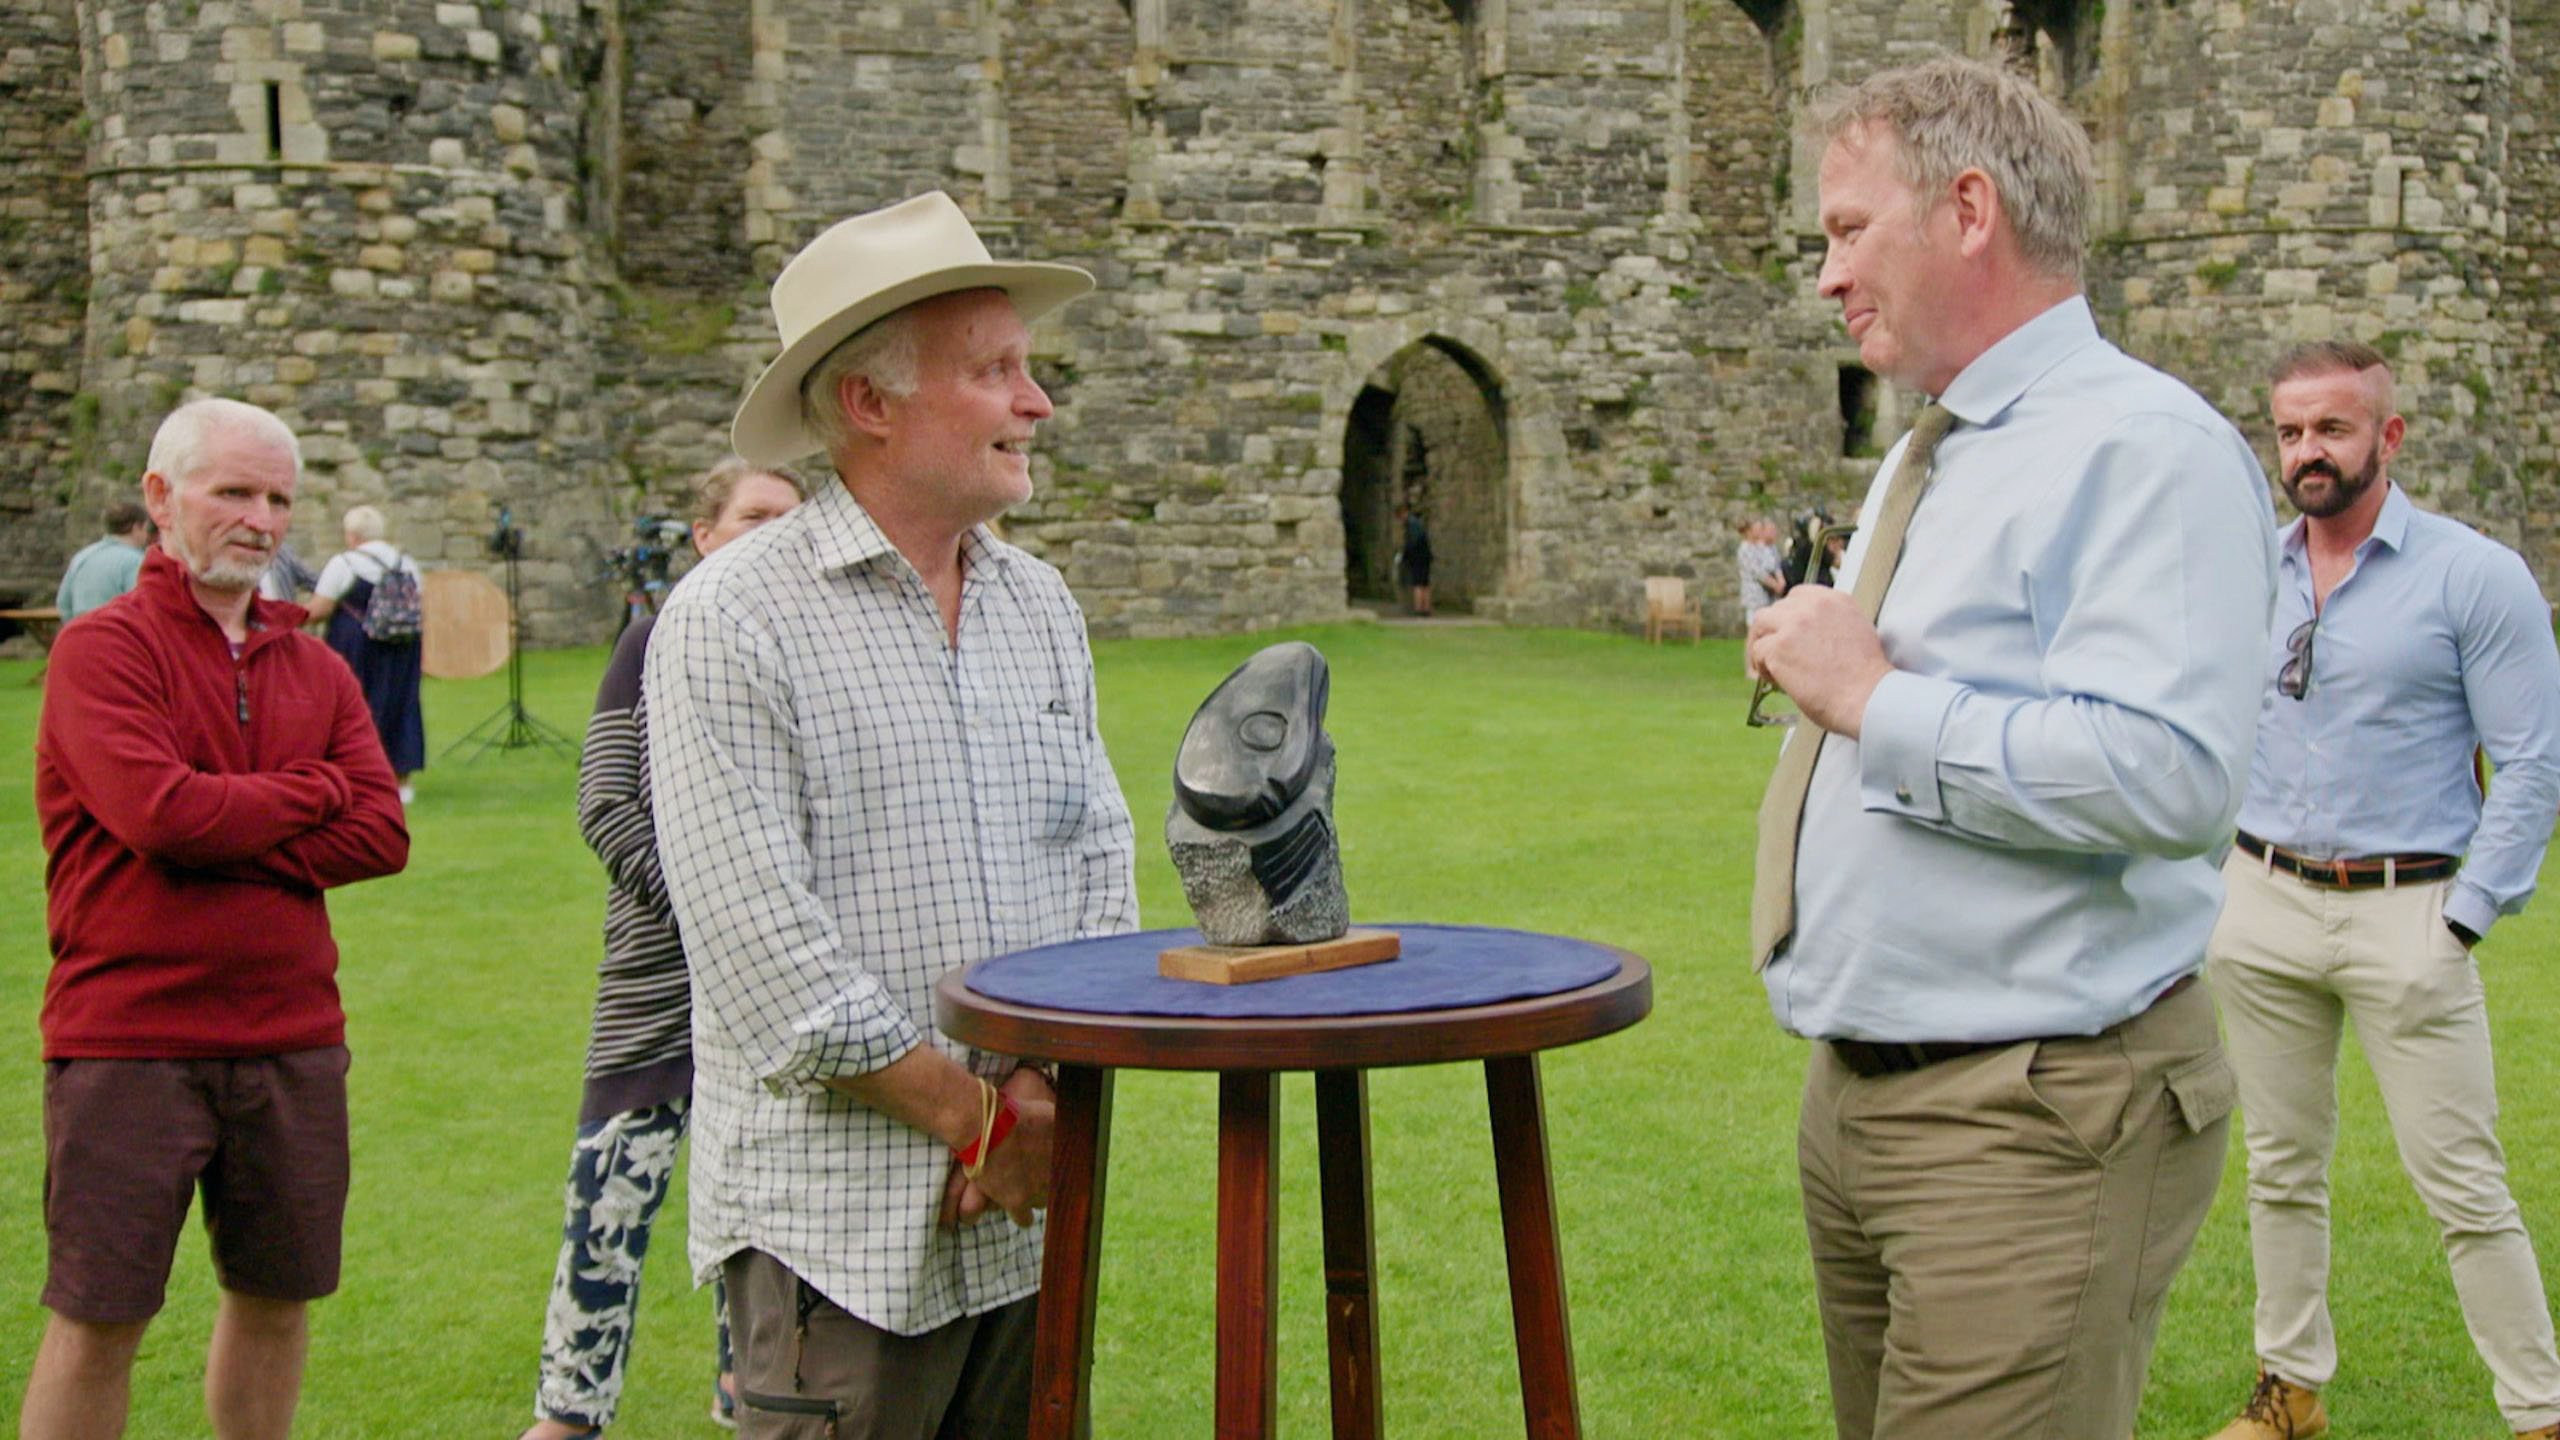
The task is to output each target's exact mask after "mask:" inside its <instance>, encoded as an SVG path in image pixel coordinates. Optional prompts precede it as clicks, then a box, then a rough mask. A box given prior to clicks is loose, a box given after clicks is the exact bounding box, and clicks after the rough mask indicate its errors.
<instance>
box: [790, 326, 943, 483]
mask: <svg viewBox="0 0 2560 1440" xmlns="http://www.w3.org/2000/svg"><path fill="white" fill-rule="evenodd" d="M918 338H919V332H918V329H917V326H916V307H914V306H913V305H908V306H904V307H902V308H900V309H896V310H892V311H890V312H889V313H888V314H886V315H883V316H881V317H880V318H879V319H877V320H874V321H872V322H871V323H870V324H868V325H865V326H863V327H862V328H861V329H859V330H856V331H855V332H853V334H851V335H849V336H847V337H846V338H845V340H844V343H842V344H840V345H838V346H836V348H834V349H833V350H830V351H828V352H827V354H826V358H825V359H822V360H820V361H819V362H818V363H817V364H815V365H813V366H811V367H810V369H809V375H808V378H807V379H804V380H802V381H801V382H800V425H801V428H802V429H804V430H807V431H808V432H809V434H810V435H811V437H813V438H814V439H816V440H817V442H818V443H819V444H820V445H823V446H825V447H826V451H827V453H828V454H830V455H832V454H834V453H835V452H837V451H838V450H841V449H843V448H844V446H845V445H846V443H847V442H849V441H850V440H852V439H853V430H852V427H851V426H849V425H847V424H846V423H845V418H844V405H843V403H842V402H841V401H839V400H838V399H837V398H836V393H837V392H838V391H839V390H841V389H842V388H843V386H844V381H845V379H846V377H848V376H852V375H859V376H862V377H863V378H864V379H866V380H869V381H870V382H871V383H872V385H873V386H875V387H876V388H878V389H881V390H884V391H887V392H888V393H889V394H892V395H897V396H901V397H903V396H908V395H913V394H914V393H916V384H917V379H916V371H917V368H918V366H919V364H920V362H921V359H922V347H921V346H920V345H918V343H917V341H918Z"/></svg>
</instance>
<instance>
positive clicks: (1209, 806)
mask: <svg viewBox="0 0 2560 1440" xmlns="http://www.w3.org/2000/svg"><path fill="white" fill-rule="evenodd" d="M1331 685H1332V678H1331V671H1330V670H1329V669H1328V668H1327V667H1326V665H1325V663H1324V655H1323V654H1322V652H1320V651H1318V650H1317V649H1316V648H1315V647H1314V646H1312V645H1309V644H1306V643H1304V642H1302V641H1291V642H1289V643H1287V644H1282V645H1274V646H1271V647H1270V648H1269V649H1266V650H1263V651H1261V652H1259V653H1257V654H1256V655H1254V656H1253V658H1252V659H1250V660H1247V661H1245V662H1244V663H1243V664H1242V665H1239V666H1237V667H1236V669H1235V671H1234V673H1233V674H1230V675H1229V676H1227V678H1226V679H1225V680H1224V681H1222V682H1220V683H1219V685H1218V688H1217V689H1215V690H1213V691H1211V692H1209V698H1208V699H1206V700H1204V701H1202V702H1201V703H1200V709H1199V710H1198V712H1197V713H1195V714H1193V715H1192V717H1191V725H1190V728H1189V729H1187V730H1185V731H1184V732H1183V735H1182V747H1181V749H1180V750H1178V751H1176V752H1175V754H1174V761H1173V807H1172V809H1171V810H1170V811H1169V812H1167V814H1166V816H1165V822H1164V831H1165V843H1166V844H1167V845H1168V846H1170V847H1171V848H1172V851H1173V868H1174V869H1175V870H1177V871H1179V872H1180V873H1181V875H1182V893H1183V895H1184V896H1185V897H1186V898H1188V899H1189V900H1190V902H1191V910H1192V913H1193V914H1194V915H1196V916H1198V917H1199V920H1200V934H1201V937H1202V938H1203V939H1205V940H1206V941H1208V943H1210V944H1212V945H1288V944H1307V943H1310V942H1314V941H1321V940H1332V939H1336V938H1338V937H1340V936H1341V935H1342V934H1343V932H1344V931H1346V930H1348V929H1349V928H1350V925H1351V902H1350V899H1349V897H1347V896H1346V895H1345V894H1344V893H1343V889H1342V848H1341V846H1340V845H1339V844H1338V843H1337V841H1336V840H1335V837H1334V829H1333V741H1332V739H1331V737H1329V736H1327V735H1326V734H1325V733H1324V709H1325V701H1326V698H1327V696H1328V692H1329V691H1330V689H1331Z"/></svg>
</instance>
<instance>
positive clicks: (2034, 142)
mask: <svg viewBox="0 0 2560 1440" xmlns="http://www.w3.org/2000/svg"><path fill="white" fill-rule="evenodd" d="M1868 126H1877V127H1880V128H1881V129H1883V130H1884V131H1886V132H1887V133H1889V134H1891V135H1892V136H1893V137H1894V138H1895V139H1896V140H1898V141H1900V142H1901V143H1900V145H1899V146H1897V147H1896V150H1895V160H1896V167H1897V168H1898V169H1899V170H1900V171H1901V173H1902V178H1903V179H1904V180H1905V181H1907V182H1908V183H1909V184H1910V186H1911V188H1912V190H1913V192H1914V193H1915V194H1917V195H1919V196H1920V197H1921V198H1922V199H1923V200H1924V201H1928V202H1930V203H1935V200H1936V198H1937V197H1939V196H1941V195H1943V194H1944V193H1945V192H1946V189H1947V187H1948V186H1950V185H1953V184H1954V183H1955V179H1956V177H1957V176H1958V175H1961V174H1963V173H1964V172H1965V171H1967V170H1980V171H1981V172H1982V173H1983V174H1985V175H1988V176H1990V177H1991V184H1992V187H1993V188H1994V189H1996V190H1998V191H1999V192H2000V206H2001V209H2002V210H2004V211H2006V212H2007V214H2008V216H2009V225H2010V228H2011V229H2012V230H2013V231H2014V232H2015V233H2016V235H2017V237H2018V249H2019V251H2020V252H2021V253H2022V254H2023V255H2024V256H2025V257H2026V260H2027V263H2029V264H2031V265H2033V266H2035V267H2036V268H2037V269H2038V270H2041V271H2043V272H2044V273H2046V274H2049V275H2055V276H2060V277H2063V278H2067V279H2071V280H2075V281H2076V280H2078V279H2079V278H2080V267H2081V263H2082V260H2083V258H2084V257H2085V256H2086V255H2087V253H2088V248H2089V209H2090V197H2091V192H2092V191H2093V190H2094V188H2095V176H2096V173H2097V162H2096V160H2095V158H2094V156H2093V155H2092V153H2091V150H2090V147H2089V136H2088V132H2086V131H2084V130H2083V129H2081V128H2080V124H2079V122H2078V121H2076V120H2073V119H2072V118H2071V117H2070V116H2069V115H2068V114H2066V113H2064V111H2063V109H2062V107H2061V106H2059V105H2057V104H2055V103H2054V102H2053V101H2052V100H2051V99H2049V98H2048V97H2046V95H2045V94H2044V93H2043V92H2042V91H2040V90H2038V89H2036V87H2035V86H2033V85H2031V84H2029V83H2028V82H2027V81H2026V80H2024V79H2023V78H2021V77H2019V76H2017V75H2013V74H2011V73H2009V72H2008V71H2006V70H2001V69H1998V68H1996V67H1994V66H1990V65H1985V64H1983V63H1982V62H1981V61H1979V60H1967V59H1963V58H1961V57H1959V56H1954V55H1941V56H1939V57H1938V58H1936V59H1934V60H1926V61H1922V62H1921V63H1919V64H1917V65H1905V66H1900V67H1897V68H1895V69H1892V70H1879V71H1877V72H1876V73H1875V74H1873V75H1870V76H1868V77H1867V78H1866V79H1865V80H1862V81H1860V82H1859V83H1858V84H1856V85H1853V86H1849V87H1847V88H1845V89H1842V90H1837V91H1833V92H1831V93H1829V94H1826V95H1824V96H1822V97H1821V98H1819V99H1817V100H1816V101H1815V102H1814V103H1813V104H1812V105H1811V106H1809V107H1808V108H1807V109H1806V111H1805V117H1804V121H1803V130H1804V132H1805V134H1806V135H1807V136H1808V137H1810V138H1812V139H1813V140H1816V141H1819V142H1821V143H1822V144H1824V145H1831V144H1835V143H1838V142H1839V141H1841V140H1843V139H1846V138H1849V136H1850V132H1852V131H1856V130H1860V129H1864V128H1866V127H1868Z"/></svg>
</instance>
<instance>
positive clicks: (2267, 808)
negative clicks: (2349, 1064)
mask: <svg viewBox="0 0 2560 1440" xmlns="http://www.w3.org/2000/svg"><path fill="white" fill-rule="evenodd" d="M2274 381H2275V386H2274V389H2273V391H2272V392H2271V394H2270V396H2269V408H2270V409H2271V410H2272V411H2273V412H2274V417H2275V427H2276V452H2277V456H2278V458H2279V459H2280V461H2281V462H2282V464H2281V468H2280V469H2279V471H2278V472H2277V473H2278V475H2279V476H2280V478H2281V480H2282V483H2283V485H2284V491H2285V494H2286V495H2288V496H2289V497H2291V498H2292V500H2293V504H2294V508H2295V509H2297V510H2300V511H2301V512H2302V518H2300V519H2299V520H2296V521H2295V522H2294V523H2293V524H2292V525H2291V526H2290V527H2288V528H2287V529H2286V530H2285V531H2284V532H2283V535H2282V537H2281V538H2282V549H2281V556H2282V558H2281V562H2280V567H2279V580H2278V584H2277V593H2276V623H2275V627H2274V629H2273V631H2272V632H2271V636H2270V641H2269V646H2268V653H2267V661H2266V666H2267V674H2268V676H2269V684H2268V686H2267V692H2266V697H2265V700H2264V702H2263V704H2262V706H2261V708H2260V712H2259V720H2258V753H2257V758H2256V761H2255V763H2253V764H2252V765H2251V766H2250V768H2249V789H2248V796H2247V799H2246V800H2245V801H2244V802H2243V803H2242V805H2241V809H2240V835H2239V845H2238V847H2237V848H2236V849H2235V850H2234V851H2233V852H2232V854H2231V856H2230V858H2229V860H2228V861H2227V862H2225V864H2224V866H2223V875H2224V877H2225V880H2226V881H2227V884H2228V893H2229V899H2228V900H2227V901H2226V902H2225V904H2224V906H2223V911H2222V918H2221V921H2220V923H2219V924H2218V925H2217V926H2216V928H2215V930H2214V934H2213V940H2212V943H2211V945H2210V947H2209V948H2208V951H2207V955H2208V964H2209V967H2210V973H2211V975H2212V980H2213V988H2214V991H2215V993H2216V994H2217V995H2218V996H2219V997H2220V998H2221V1001H2222V1017H2223V1023H2224V1027H2225V1030H2226V1032H2227V1037H2228V1038H2227V1043H2228V1046H2229V1049H2230V1054H2231V1065H2232V1068H2233V1070H2234V1071H2235V1072H2237V1074H2238V1076H2239V1080H2240V1099H2241V1108H2242V1110H2243V1112H2244V1115H2245V1120H2244V1125H2243V1128H2244V1130H2245V1132H2246V1134H2247V1137H2248V1150H2249V1244H2250V1250H2251V1254H2252V1257H2253V1259H2254V1260H2255V1262H2256V1266H2257V1278H2258V1308H2257V1337H2256V1338H2257V1350H2258V1367H2259V1378H2258V1384H2257V1388H2256V1389H2255V1391H2254V1392H2253V1393H2252V1394H2251V1395H2250V1397H2249V1400H2248V1403H2247V1405H2246V1406H2245V1408H2244V1409H2243V1411H2242V1413H2241V1415H2240V1417H2239V1418H2238V1419H2237V1420H2234V1421H2233V1422H2232V1423H2231V1424H2230V1425H2229V1426H2228V1427H2227V1428H2225V1429H2224V1430H2223V1431H2221V1432H2220V1436H2219V1437H2217V1440H2308V1437H2310V1436H2314V1435H2318V1434H2321V1433H2322V1432H2324V1431H2326V1430H2327V1429H2328V1428H2329V1420H2328V1415H2327V1413H2326V1411H2325V1410H2324V1408H2323V1407H2322V1405H2321V1403H2320V1397H2319V1393H2318V1392H2319V1389H2320V1387H2321V1386H2322V1385H2325V1384H2327V1383H2328V1381H2329V1377H2330V1376H2331V1375H2332V1374H2334V1373H2335V1372H2336V1370H2337V1366H2338V1351H2337V1341H2336V1337H2335V1336H2334V1335H2333V1333H2332V1332H2331V1330H2330V1326H2329V1306H2328V1278H2329V1156H2330V1153H2331V1151H2332V1150H2334V1149H2335V1148H2336V1143H2337V1135H2338V1094H2337V1065H2338V1036H2339V1032H2340V1030H2341V1028H2342V1022H2344V1021H2347V1020H2353V1021H2354V1022H2355V1027H2356V1037H2357V1039H2358V1040H2360V1041H2361V1042H2362V1043H2363V1047H2364V1052H2365V1058H2366V1061H2367V1063H2369V1064H2370V1065H2371V1066H2372V1067H2373V1078H2374V1080H2375V1081H2376V1082H2377V1083H2378V1084H2379V1085H2380V1087H2381V1090H2382V1100H2383V1105H2384V1108H2385V1109H2386V1110H2388V1111H2389V1113H2390V1116H2391V1130H2392V1135H2393V1137H2394V1138H2395V1139H2397V1140H2398V1142H2399V1146H2400V1159H2401V1163H2402V1164H2403V1165H2405V1166H2406V1167H2407V1169H2408V1171H2409V1178H2410V1179H2411V1180H2412V1181H2413V1182H2415V1183H2416V1185H2417V1187H2418V1194H2419V1196H2420V1197H2421V1198H2422V1199H2424V1200H2425V1201H2426V1206H2427V1210H2428V1213H2429V1214H2431V1215H2433V1216H2434V1217H2435V1222H2436V1226H2437V1228H2438V1230H2439V1231H2441V1232H2442V1235H2443V1239H2444V1249H2445V1256H2446V1258H2447V1259H2448V1260H2450V1261H2451V1262H2452V1267H2453V1285H2454V1290H2455V1291H2456V1293H2458V1294H2459V1295H2460V1296H2461V1299H2462V1314H2463V1319H2464V1320H2465V1321H2466V1322H2467V1323H2468V1325H2469V1327H2470V1330H2471V1338H2472V1343H2473V1344H2474V1345H2476V1346H2477V1347H2478V1349H2479V1351H2480V1358H2481V1359H2482V1360H2484V1361H2486V1362H2487V1363H2488V1366H2489V1373H2490V1375H2491V1377H2492V1378H2493V1379H2494V1381H2495V1382H2496V1390H2497V1397H2498V1408H2499V1409H2500V1410H2502V1411H2504V1412H2505V1414H2506V1417H2507V1423H2508V1424H2509V1425H2511V1426H2513V1427H2514V1429H2515V1431H2516V1433H2517V1434H2519V1435H2522V1436H2529V1437H2534V1440H2560V1356H2555V1354H2554V1353H2553V1347H2552V1331H2551V1311H2550V1308H2549V1306H2548V1305H2547V1304H2546V1303H2545V1302H2544V1299H2543V1293H2542V1272H2541V1271H2540V1269H2538V1268H2537V1267H2536V1265H2535V1263H2534V1254H2533V1241H2532V1240H2531V1238H2530V1237H2528V1236H2527V1235H2526V1234H2525V1229H2524V1218H2523V1216H2522V1215H2521V1214H2519V1213H2518V1211H2517V1209H2516V1203H2515V1200H2514V1197H2513V1196H2511V1195H2510V1194H2509V1193H2508V1190H2507V1167H2506V1155H2505V1153H2504V1152H2503V1151H2502V1150H2501V1149H2500V1148H2499V1146H2498V1136H2497V1131H2496V1128H2495V1125H2496V1120H2497V1114H2498V1094H2497V1086H2496V1082H2495V1080H2494V1078H2493V1076H2492V1073H2491V1067H2490V1058H2489V1025H2488V1013H2487V1006H2486V1003H2485V1001H2484V998H2483V995H2482V992H2481V986H2480V966H2479V963H2478V961H2477V960H2476V959H2475V958H2474V957H2473V947H2474V946H2476V945H2478V944H2479V943H2480V940H2481V937H2482V936H2484V935H2487V934H2488V933H2489V927H2490V926H2491V925H2492V924H2494V923H2496V921H2497V919H2498V917H2499V916H2500V915H2512V914H2514V913H2516V912H2517V911H2518V910H2521V909H2523V908H2524V903H2525V901H2526V899H2527V898H2529V897H2530V896H2531V895H2532V894H2533V887H2534V876H2535V874H2536V873H2537V872H2538V871H2539V870H2540V869H2541V866H2542V852H2543V847H2544V846H2545V845H2546V844H2548V843H2549V841H2550V838H2551V823H2552V814H2553V811H2554V809H2555V807H2560V650H2555V647H2554V646H2553V643H2552V636H2551V618H2550V615H2551V612H2550V610H2549V609H2548V608H2547V607H2546V606H2545V605H2544V603H2543V599H2542V595H2541V592H2540V591H2539V590H2537V589H2536V588H2535V586H2534V581H2533V574H2532V572H2531V571H2529V570H2527V569H2526V568H2525V564H2524V561H2523V560H2522V559H2521V558H2519V557H2518V556H2517V555H2516V553H2515V552H2514V551H2512V550H2509V549H2508V548H2507V547H2505V546H2504V545H2501V544H2499V543H2497V542H2496V541H2494V540H2491V539H2488V538H2487V537H2485V536H2483V535H2481V534H2479V533H2478V532H2477V531H2474V530H2473V529H2472V528H2471V527H2470V526H2468V525H2464V524H2461V523H2460V522H2458V521H2454V520H2450V519H2447V518H2445V517H2443V516H2441V515H2431V514H2428V513H2427V512H2426V511H2423V510H2420V509H2419V508H2417V507H2416V506H2415V505H2412V504H2411V503H2410V502H2409V497H2408V496H2407V495H2406V494H2404V493H2403V492H2402V491H2401V489H2400V487H2399V486H2397V485H2395V484H2393V483H2392V482H2391V477H2390V474H2389V466H2390V464H2391V459H2392V457H2393V456H2394V455H2396V454H2398V453H2399V450H2400V442H2401V439H2402V437H2403V435H2405V434H2406V432H2407V429H2408V425H2407V422H2406V421H2404V420H2403V419H2402V418H2401V417H2400V416H2399V415H2397V414H2395V413H2394V412H2393V410H2392V376H2391V366H2390V365H2389V364H2388V363H2387V362H2386V361H2385V360H2384V359H2383V356H2382V354H2381V352H2379V351H2377V350H2374V349H2373V348H2371V347H2369V346H2365V345H2358V344H2350V343H2344V342H2338V341H2323V342H2319V343H2315V344H2308V345H2302V346H2298V347H2296V348H2295V349H2294V350H2292V351H2291V352H2289V353H2287V354H2286V355H2285V357H2284V358H2283V360H2282V361H2281V362H2280V363H2279V364H2278V365H2277V366H2276V370H2275V375H2274ZM2477 751H2485V752H2486V753H2487V755H2488V757H2489V759H2490V760H2492V761H2495V762H2496V765H2497V784H2496V786H2495V787H2494V788H2492V789H2490V790H2489V791H2488V792H2487V794H2486V796H2485V798H2484V796H2483V794H2482V790H2481V786H2480V775H2479V772H2478V770H2477V768H2476V767H2475V765H2474V762H2473V755H2474V753H2475V752H2477Z"/></svg>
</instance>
